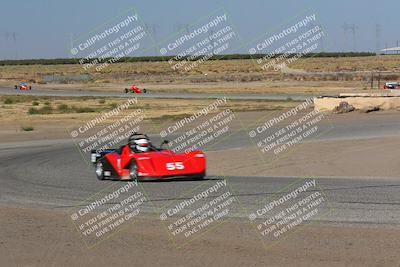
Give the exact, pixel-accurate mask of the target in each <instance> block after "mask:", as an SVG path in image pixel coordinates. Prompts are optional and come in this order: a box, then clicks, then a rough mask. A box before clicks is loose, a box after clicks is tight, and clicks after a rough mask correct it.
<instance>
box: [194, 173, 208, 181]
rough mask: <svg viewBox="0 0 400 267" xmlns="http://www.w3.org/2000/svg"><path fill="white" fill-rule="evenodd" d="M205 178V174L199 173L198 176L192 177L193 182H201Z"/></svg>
mask: <svg viewBox="0 0 400 267" xmlns="http://www.w3.org/2000/svg"><path fill="white" fill-rule="evenodd" d="M205 176H206V174H205V173H200V174H197V175H195V176H193V180H203V179H204V177H205Z"/></svg>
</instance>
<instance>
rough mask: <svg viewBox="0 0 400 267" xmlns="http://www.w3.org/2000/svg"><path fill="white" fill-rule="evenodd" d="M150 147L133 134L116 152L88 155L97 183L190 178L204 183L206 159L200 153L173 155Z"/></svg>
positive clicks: (142, 138) (138, 134)
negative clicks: (98, 181) (103, 181)
mask: <svg viewBox="0 0 400 267" xmlns="http://www.w3.org/2000/svg"><path fill="white" fill-rule="evenodd" d="M167 143H168V141H167V140H165V141H163V142H162V143H161V147H159V148H157V147H155V146H153V145H152V144H151V142H150V140H149V138H148V137H147V135H145V134H140V133H134V134H132V135H131V136H130V137H129V138H128V143H127V144H125V145H123V146H121V147H120V148H119V149H108V150H105V151H96V150H92V151H91V162H92V163H93V164H94V165H95V172H96V176H97V178H98V179H99V180H104V179H105V178H109V179H114V180H134V181H138V180H145V179H166V178H176V177H190V178H193V179H203V178H204V176H205V174H206V157H205V155H204V153H203V152H201V151H191V152H188V153H179V154H178V153H175V152H173V151H171V150H166V149H163V148H162V145H163V144H167Z"/></svg>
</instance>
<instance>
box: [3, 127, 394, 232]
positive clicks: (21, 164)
mask: <svg viewBox="0 0 400 267" xmlns="http://www.w3.org/2000/svg"><path fill="white" fill-rule="evenodd" d="M399 132H400V124H398V123H396V122H390V121H386V122H385V121H383V122H382V123H381V124H376V123H371V124H369V123H365V124H357V125H339V126H336V127H334V128H333V129H331V130H330V131H329V132H328V133H327V134H325V135H323V136H321V137H319V138H317V139H315V140H313V141H312V142H324V141H332V140H339V139H348V140H353V139H354V137H358V138H369V137H385V136H398V133H399ZM245 134H246V133H245V132H238V133H237V134H235V136H233V137H232V139H230V141H229V142H226V143H224V144H223V143H221V144H220V145H219V146H218V147H215V148H214V149H217V150H224V149H230V148H238V147H243V146H245V145H246V142H245V141H242V140H245V138H243V137H244V135H245ZM0 151H1V153H0V154H1V156H0V185H1V186H0V203H1V204H13V205H20V206H32V207H36V206H40V207H45V208H50V209H69V208H71V207H74V206H77V205H79V203H80V202H81V201H82V200H84V199H87V198H88V197H89V196H92V195H93V194H95V193H97V192H99V191H100V190H102V189H104V188H106V187H108V186H110V185H112V184H121V185H123V183H125V182H113V181H98V180H97V179H96V178H95V175H94V171H93V168H91V166H88V165H87V164H86V163H85V162H84V161H83V160H82V158H81V156H80V154H79V152H78V151H77V148H76V147H75V145H74V143H73V142H72V140H53V141H52V140H48V141H37V142H34V141H30V142H24V143H18V144H12V143H9V144H2V145H1V146H0ZM206 152H207V151H206ZM394 160H395V159H394ZM222 178H223V177H221V176H220V175H219V174H217V173H209V174H208V177H207V179H206V180H204V181H179V180H174V181H168V182H157V181H152V182H143V183H140V186H142V188H143V190H145V191H146V193H147V195H148V196H149V197H148V201H147V202H146V203H145V204H144V210H145V212H148V213H158V212H159V209H161V207H163V206H164V205H166V203H169V202H170V201H172V200H177V199H181V198H182V197H181V196H182V194H183V193H184V192H187V191H189V190H190V189H191V188H193V187H195V186H197V185H200V184H201V183H210V184H212V183H215V182H216V181H219V180H221V179H222ZM226 178H227V179H228V182H229V184H230V186H231V188H232V189H233V193H234V195H235V196H237V198H238V199H239V200H240V203H241V208H237V209H236V210H234V212H233V213H232V214H231V216H235V217H243V218H244V217H247V216H248V213H246V211H245V210H243V207H244V208H246V209H247V210H252V209H256V208H257V207H258V206H256V205H255V203H257V202H258V201H260V200H262V199H265V198H266V197H268V196H271V195H272V194H273V193H275V192H277V191H278V190H280V189H282V188H284V187H285V186H286V185H288V184H290V183H291V182H294V181H296V179H299V177H295V178H282V177H248V176H244V175H238V176H234V177H226ZM318 184H319V185H320V187H321V188H323V190H324V192H325V194H326V196H327V198H328V199H329V202H330V208H329V210H326V215H324V217H323V218H322V219H320V220H322V221H324V222H328V223H339V224H347V223H360V224H380V225H382V224H384V225H398V223H399V222H400V195H399V194H398V192H399V190H400V181H397V180H396V179H387V178H380V177H375V178H371V177H365V179H363V178H360V177H357V178H352V177H342V178H322V179H318ZM283 193H284V192H283ZM324 214H325V213H324Z"/></svg>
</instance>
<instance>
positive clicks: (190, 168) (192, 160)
mask: <svg viewBox="0 0 400 267" xmlns="http://www.w3.org/2000/svg"><path fill="white" fill-rule="evenodd" d="M137 161H138V166H139V175H140V176H148V177H171V176H188V175H196V174H201V173H205V169H206V159H205V155H204V154H203V153H202V152H191V153H188V154H171V153H163V152H159V153H151V156H144V155H143V156H142V157H138V158H137Z"/></svg>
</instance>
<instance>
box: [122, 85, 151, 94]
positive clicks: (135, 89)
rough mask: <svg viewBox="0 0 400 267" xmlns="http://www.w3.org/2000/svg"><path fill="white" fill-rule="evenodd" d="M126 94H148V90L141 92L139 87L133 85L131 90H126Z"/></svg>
mask: <svg viewBox="0 0 400 267" xmlns="http://www.w3.org/2000/svg"><path fill="white" fill-rule="evenodd" d="M125 93H126V94H127V93H133V94H141V93H144V94H145V93H147V90H146V89H144V88H143V90H141V89H140V88H139V87H137V86H136V85H132V86H131V88H129V89H128V88H125Z"/></svg>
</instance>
